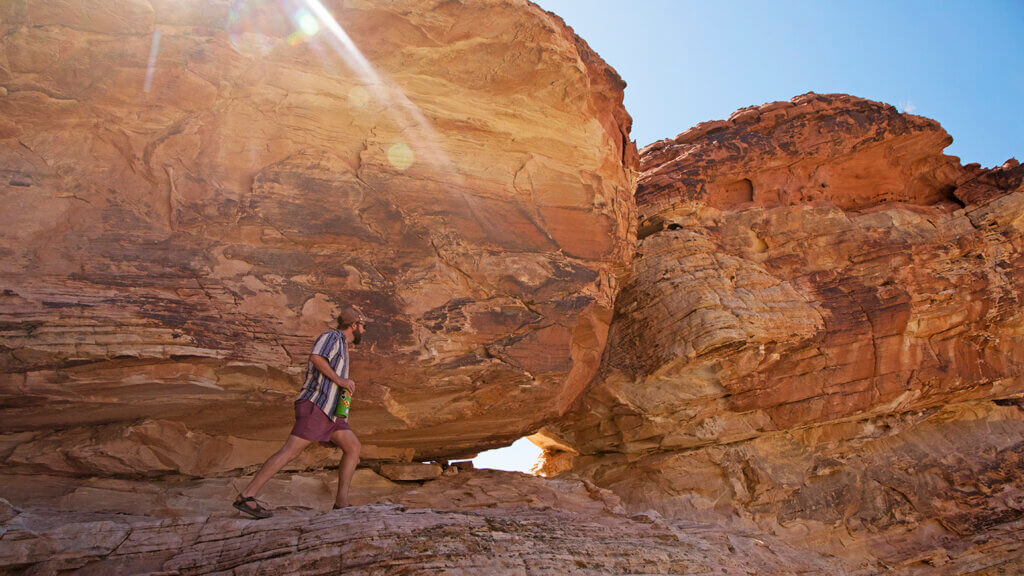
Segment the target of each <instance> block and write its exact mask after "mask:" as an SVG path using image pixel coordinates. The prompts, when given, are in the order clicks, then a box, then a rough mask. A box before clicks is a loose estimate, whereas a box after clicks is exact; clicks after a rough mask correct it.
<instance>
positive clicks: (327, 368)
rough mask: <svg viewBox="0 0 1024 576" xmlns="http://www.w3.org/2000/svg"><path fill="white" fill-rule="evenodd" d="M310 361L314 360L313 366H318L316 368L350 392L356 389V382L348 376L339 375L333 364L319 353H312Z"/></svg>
mask: <svg viewBox="0 0 1024 576" xmlns="http://www.w3.org/2000/svg"><path fill="white" fill-rule="evenodd" d="M309 361H310V362H312V363H313V366H316V369H317V370H319V371H320V372H322V373H323V375H324V376H327V377H328V378H330V379H331V382H334V383H335V384H337V385H338V386H341V387H342V388H344V389H346V390H348V393H349V394H352V393H353V392H355V391H356V383H355V382H353V381H352V380H350V379H348V378H342V377H341V376H338V374H337V373H336V372H335V371H334V369H333V368H331V364H330V363H329V362H327V358H324V357H323V356H321V355H319V354H310V355H309Z"/></svg>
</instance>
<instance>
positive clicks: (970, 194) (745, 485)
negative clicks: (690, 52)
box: [540, 94, 1024, 558]
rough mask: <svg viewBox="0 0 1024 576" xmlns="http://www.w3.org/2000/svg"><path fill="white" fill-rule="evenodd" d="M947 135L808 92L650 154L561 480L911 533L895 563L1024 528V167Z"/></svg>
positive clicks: (551, 434) (564, 451)
mask: <svg viewBox="0 0 1024 576" xmlns="http://www.w3.org/2000/svg"><path fill="white" fill-rule="evenodd" d="M950 142H951V138H950V137H949V135H948V134H946V133H945V131H943V130H942V128H941V127H940V126H939V125H938V123H936V122H934V121H932V120H929V119H926V118H921V117H917V116H911V115H907V114H900V113H899V112H898V111H897V110H895V109H894V108H893V107H891V106H887V105H885V104H881V103H877V102H871V101H868V100H863V99H859V98H855V97H852V96H846V95H818V94H806V95H803V96H799V97H796V98H794V99H793V100H791V101H789V102H775V103H770V104H766V105H763V106H759V107H753V108H747V109H743V110H740V111H738V112H737V113H735V114H734V115H733V116H732V117H731V118H730V119H729V120H725V121H718V122H709V123H704V124H701V125H698V126H697V127H695V128H693V129H691V130H689V131H687V132H684V133H683V134H680V135H679V136H677V137H676V138H675V139H671V140H663V141H660V142H656V143H654V144H652V145H650V146H648V147H646V148H644V149H643V150H642V151H641V176H640V180H639V182H638V187H637V203H638V212H639V215H640V222H639V228H638V236H639V238H640V240H639V242H638V247H637V254H636V256H635V258H634V260H633V267H632V273H631V275H630V277H629V278H628V280H626V281H625V282H624V283H623V289H622V291H621V293H620V294H619V297H618V299H617V301H616V307H615V316H614V319H613V322H612V329H611V332H610V334H609V340H608V347H607V350H606V354H605V356H604V360H603V365H602V368H601V372H600V375H599V377H598V378H597V379H596V380H595V384H594V386H593V387H592V388H591V389H590V390H589V391H588V392H587V393H586V395H585V396H584V398H583V400H582V402H581V405H580V407H579V409H578V410H576V411H574V412H572V413H571V414H570V415H568V416H566V417H565V418H563V419H562V420H560V421H559V422H558V423H557V424H555V425H551V426H548V427H547V428H545V429H544V430H543V431H542V433H541V434H540V438H541V440H542V442H544V443H546V445H547V448H548V452H547V471H548V473H552V474H553V473H558V472H560V471H563V470H572V471H573V472H575V473H579V474H583V475H585V476H586V477H588V478H591V479H593V480H594V481H595V482H596V483H597V484H599V485H601V486H604V487H611V488H613V489H614V490H616V492H617V493H618V494H619V495H620V496H622V497H623V498H624V501H625V502H627V503H632V504H633V505H643V506H653V507H656V508H658V509H660V510H662V511H663V512H666V513H670V514H681V515H693V514H696V515H700V514H701V513H702V512H701V511H708V512H710V511H713V510H717V511H722V510H723V509H724V510H735V511H738V512H740V513H743V514H749V515H751V516H752V517H755V518H760V519H762V520H764V521H766V522H769V523H774V525H776V526H777V525H780V524H784V525H786V526H793V525H795V524H799V525H801V526H803V527H804V528H806V529H807V530H809V531H811V532H813V533H821V534H832V535H835V534H837V532H833V531H832V530H833V528H834V527H836V526H843V527H844V529H848V530H850V531H851V533H855V534H861V535H863V534H867V533H868V532H871V531H881V533H886V534H890V535H892V534H895V533H897V532H906V533H907V534H908V535H907V542H908V543H904V544H905V545H900V546H895V547H894V548H892V549H891V550H889V551H888V552H885V553H889V552H891V553H892V554H893V558H895V557H897V556H900V555H901V554H908V555H909V554H911V553H912V551H913V550H916V549H917V548H915V547H917V546H919V547H921V549H930V548H929V546H931V545H935V543H936V542H937V541H938V540H939V539H941V538H940V537H939V536H938V535H939V534H942V535H944V536H942V537H943V538H946V537H948V538H951V539H952V540H957V539H959V538H962V537H964V536H965V535H967V534H971V533H972V530H974V529H975V528H978V529H981V527H983V526H989V525H992V524H993V523H994V524H1001V523H1004V522H1008V521H1013V520H1015V519H1019V518H1020V517H1021V514H1022V513H1024V512H1022V511H1021V509H1022V507H1021V506H1020V505H1019V502H1020V501H1021V498H1022V497H1024V486H1022V485H1021V484H1020V481H1019V478H1020V477H1021V475H1020V471H1021V466H1022V465H1024V464H1022V462H1021V459H1020V454H1021V452H1022V449H1024V448H1022V447H1024V418H1022V417H1021V412H1020V410H1019V409H1018V408H1017V407H1016V406H1015V405H1014V402H1016V401H1017V400H1016V399H1017V398H1019V397H1020V396H1021V394H1022V393H1024V377H1022V370H1021V368H1022V366H1024V332H1022V331H1021V326H1024V312H1022V310H1024V308H1022V307H1021V305H1020V304H1021V300H1022V292H1024V237H1022V233H1024V189H1022V181H1024V169H1022V168H1021V167H1020V166H1019V164H1018V163H1017V162H1016V161H1014V160H1011V161H1008V162H1007V163H1006V164H1005V165H1003V166H1002V167H999V168H995V169H990V170H982V169H981V168H980V167H979V166H977V165H968V166H961V165H960V162H959V160H958V159H956V158H954V157H950V156H945V155H943V154H942V150H943V148H944V147H945V146H947V145H948V144H949V143H950ZM935 525H939V526H941V528H940V529H939V530H937V531H935V530H933V529H932V528H930V527H933V526H935ZM909 542H913V544H910V543H909Z"/></svg>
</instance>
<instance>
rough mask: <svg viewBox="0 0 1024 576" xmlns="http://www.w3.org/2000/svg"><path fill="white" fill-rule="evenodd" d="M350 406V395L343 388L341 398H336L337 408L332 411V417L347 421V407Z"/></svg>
mask: <svg viewBox="0 0 1024 576" xmlns="http://www.w3.org/2000/svg"><path fill="white" fill-rule="evenodd" d="M351 405H352V395H351V394H349V393H348V391H347V390H345V389H344V388H343V389H342V390H341V396H338V407H337V408H335V409H334V415H335V416H337V417H339V418H345V419H348V407H349V406H351Z"/></svg>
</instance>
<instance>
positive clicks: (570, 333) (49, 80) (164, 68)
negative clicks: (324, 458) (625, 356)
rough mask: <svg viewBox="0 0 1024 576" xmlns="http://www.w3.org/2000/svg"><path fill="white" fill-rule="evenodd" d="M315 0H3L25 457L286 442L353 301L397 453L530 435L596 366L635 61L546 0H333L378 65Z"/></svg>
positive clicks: (12, 428) (181, 462)
mask: <svg viewBox="0 0 1024 576" xmlns="http://www.w3.org/2000/svg"><path fill="white" fill-rule="evenodd" d="M312 5H313V4H312V3H294V4H291V3H287V2H285V3H277V2H227V1H224V0H220V1H215V2H206V1H203V2H193V1H184V2H182V1H169V0H168V1H155V2H152V3H151V2H136V1H132V0H111V1H109V2H103V3H97V2H77V1H73V2H41V1H29V2H14V3H6V4H5V5H4V6H3V7H2V8H0V31H2V35H0V36H2V41H0V90H2V93H0V210H2V211H3V212H4V214H5V224H4V226H3V228H2V230H0V238H2V246H3V248H2V250H0V270H2V272H0V302H2V305H0V367H2V371H3V372H4V375H3V376H2V379H0V402H2V404H3V418H2V419H0V432H2V433H4V434H7V435H8V436H7V437H6V438H5V442H4V444H5V445H10V444H17V445H19V446H21V448H20V451H19V452H17V455H16V458H15V459H16V460H17V462H22V463H24V462H23V461H24V460H38V459H40V458H43V459H45V460H46V462H37V463H36V465H39V466H44V467H52V468H54V469H56V470H61V471H70V472H74V471H76V470H77V471H79V472H83V473H94V471H95V469H96V466H99V467H100V468H102V465H101V464H97V463H96V462H92V463H90V464H87V465H86V464H76V462H81V461H80V460H76V458H73V457H70V456H68V451H69V450H72V451H73V450H75V449H77V450H79V451H80V450H82V448H81V447H82V446H96V447H105V448H102V449H101V448H97V450H99V451H100V452H103V451H104V450H112V451H113V452H114V453H124V454H129V453H130V454H136V453H139V452H149V451H154V450H155V451H156V454H152V455H150V456H146V457H135V456H126V461H125V462H120V463H119V464H118V465H117V466H114V467H112V468H110V470H111V472H112V473H132V472H134V473H149V472H152V471H160V470H164V469H166V468H168V467H170V469H172V470H176V471H179V472H182V473H188V474H200V475H201V474H208V473H217V472H218V471H222V470H224V469H225V468H228V469H231V468H233V467H237V466H238V465H240V464H245V463H249V464H251V463H254V462H258V461H261V460H262V459H263V458H265V457H266V455H267V453H269V452H268V450H267V446H268V445H269V444H268V443H276V442H278V441H280V440H281V439H283V437H284V436H285V435H286V434H287V431H288V429H289V428H290V426H291V420H292V416H291V406H290V405H291V401H292V399H293V398H294V395H295V394H296V392H297V389H298V385H299V384H300V383H301V379H302V374H303V370H304V367H305V363H306V358H307V355H308V353H309V350H310V347H311V344H312V341H313V339H314V338H315V337H316V336H317V335H318V334H319V333H320V332H322V331H324V330H325V329H327V328H329V327H330V326H331V325H332V324H333V322H332V321H331V318H332V315H333V314H335V313H336V312H337V311H338V310H339V309H340V308H341V307H342V306H345V305H348V304H355V305H358V306H360V307H361V308H362V309H363V311H364V312H365V313H366V314H368V315H369V316H370V317H371V318H372V320H373V325H372V327H371V328H370V330H369V333H368V334H367V337H366V340H365V342H364V344H363V345H361V346H360V347H359V349H358V351H356V352H354V353H353V368H352V372H351V375H352V377H353V378H354V379H355V380H356V381H357V382H358V383H359V384H360V388H359V390H358V391H357V394H356V398H355V403H354V407H353V415H352V424H353V426H354V427H355V429H356V430H358V431H359V432H360V434H361V435H362V437H363V441H364V444H365V445H366V451H365V454H364V455H365V456H366V457H368V458H380V459H391V460H409V459H413V458H414V457H415V458H417V459H425V458H432V457H442V456H455V455H460V454H461V455H468V454H472V453H475V452H477V451H478V450H480V449H483V448H486V447H492V446H496V445H500V444H507V443H509V442H511V441H512V440H514V439H516V438H518V437H520V436H522V435H523V434H524V433H527V432H532V431H533V430H536V428H537V427H538V426H540V425H541V424H542V423H544V422H545V421H548V420H550V419H551V418H553V417H555V416H557V415H559V414H561V413H562V412H563V411H564V410H565V409H566V408H567V407H568V406H569V405H570V404H571V402H572V401H574V400H575V398H576V397H577V396H578V394H579V392H580V391H581V390H582V389H583V387H584V385H585V384H586V382H587V381H589V380H590V378H591V377H592V376H593V374H594V373H595V372H596V370H597V367H598V364H599V360H600V355H601V353H602V351H603V348H604V341H605V337H606V333H607V329H608V323H609V321H610V317H611V308H612V301H613V296H614V293H615V289H616V280H615V274H616V273H617V272H618V271H619V270H620V269H622V267H623V264H624V263H625V262H626V261H627V260H628V258H629V257H630V255H631V254H632V251H633V240H632V233H631V229H632V228H633V227H634V226H635V224H634V221H635V214H634V208H633V203H632V200H631V194H632V191H633V186H634V174H635V168H636V165H637V164H636V162H637V156H636V151H635V147H634V146H633V144H632V143H631V142H630V140H629V136H628V134H629V128H630V118H629V116H628V114H626V112H625V111H624V110H623V108H622V91H623V88H624V83H623V82H622V81H621V80H620V79H619V77H618V76H617V75H616V74H615V72H614V71H613V70H611V69H610V68H609V67H608V66H607V65H606V64H605V63H604V62H603V61H602V60H601V59H600V58H599V57H597V55H596V54H594V53H593V52H592V51H591V50H590V49H589V48H588V47H587V45H586V43H585V42H583V41H582V40H580V39H579V38H577V37H576V36H575V35H574V34H573V33H572V31H571V30H570V29H568V28H567V27H566V26H565V25H564V24H563V23H562V22H561V20H560V19H558V18H557V17H555V16H553V15H550V14H547V13H545V12H543V11H542V10H540V9H538V8H537V7H536V6H534V5H532V4H529V3H527V2H523V1H504V0H502V1H498V0H494V1H477V2H471V3H468V4H457V3H447V2H432V1H408V2H389V3H380V4H378V3H372V2H328V3H327V8H328V9H329V10H330V11H331V12H332V13H333V15H334V18H336V21H337V23H338V24H339V25H340V26H341V28H343V29H344V31H345V32H347V35H348V36H349V37H350V38H351V40H352V42H353V43H354V45H355V46H357V47H358V49H359V50H360V51H361V56H362V57H365V60H361V59H360V58H361V56H360V55H357V54H356V53H354V52H352V51H350V50H348V49H347V48H346V47H345V46H346V44H345V42H344V37H343V36H335V35H333V34H332V33H331V29H330V28H331V27H330V22H329V21H328V20H326V19H322V18H321V19H318V18H317V17H316V16H315V15H314V14H312V13H311V12H310V10H312V8H310V7H311V6H312ZM311 19H312V20H311ZM311 22H312V23H311ZM97 425H103V426H104V427H103V428H102V429H101V428H97ZM55 429H60V430H61V432H54V430H55ZM181 438H206V439H208V440H209V442H208V443H207V444H205V445H204V446H205V447H206V448H204V449H200V448H199V447H198V445H199V444H202V443H200V442H196V443H191V442H188V441H181ZM44 447H46V449H47V452H46V456H45V458H44V457H42V456H39V450H41V449H43V448H44ZM75 447H77V448H75ZM204 450H205V451H204ZM23 455H24V456H23ZM65 456H68V457H65ZM168 463H171V464H168ZM12 464H13V462H12ZM26 465H27V464H26Z"/></svg>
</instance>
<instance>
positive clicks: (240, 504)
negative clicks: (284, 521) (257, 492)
mask: <svg viewBox="0 0 1024 576" xmlns="http://www.w3.org/2000/svg"><path fill="white" fill-rule="evenodd" d="M250 502H252V503H253V504H255V505H256V507H255V508H253V507H252V506H249V503H250ZM232 506H234V507H235V508H237V509H238V510H241V511H242V512H245V513H246V514H248V515H250V516H252V517H253V518H256V519H257V520H260V519H263V518H270V517H271V516H273V515H274V513H273V512H271V511H270V510H267V509H266V508H264V507H263V505H262V504H260V503H259V502H257V501H256V499H255V498H253V497H252V496H248V497H245V498H243V497H242V495H241V494H239V495H238V498H236V499H235V502H234V504H232Z"/></svg>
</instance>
